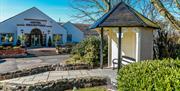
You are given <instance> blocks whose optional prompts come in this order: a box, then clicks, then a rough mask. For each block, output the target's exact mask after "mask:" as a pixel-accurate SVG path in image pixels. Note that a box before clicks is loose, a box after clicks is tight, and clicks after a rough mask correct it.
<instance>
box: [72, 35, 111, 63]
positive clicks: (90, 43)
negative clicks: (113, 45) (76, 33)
mask: <svg viewBox="0 0 180 91" xmlns="http://www.w3.org/2000/svg"><path fill="white" fill-rule="evenodd" d="M99 48H100V39H99V38H98V37H88V38H87V39H85V40H83V41H82V42H80V43H79V44H77V45H76V46H75V47H73V48H72V52H71V54H72V55H73V56H79V58H81V59H80V60H79V61H80V62H84V63H88V64H92V65H98V64H99V61H100V54H99V52H100V49H99ZM104 49H105V51H104V52H103V53H104V54H103V55H104V61H105V60H106V59H107V49H108V48H107V41H106V40H104ZM75 61H78V60H75Z"/></svg>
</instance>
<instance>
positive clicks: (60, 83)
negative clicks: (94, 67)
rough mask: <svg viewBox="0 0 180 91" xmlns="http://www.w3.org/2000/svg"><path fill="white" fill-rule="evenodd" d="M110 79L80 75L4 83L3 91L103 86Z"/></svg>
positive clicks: (61, 90) (50, 90) (54, 90)
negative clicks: (30, 82)
mask: <svg viewBox="0 0 180 91" xmlns="http://www.w3.org/2000/svg"><path fill="white" fill-rule="evenodd" d="M109 81H110V79H109V78H108V77H97V76H90V77H82V78H71V79H60V80H56V81H50V82H43V83H37V84H34V85H23V84H13V83H6V84H4V86H3V90H4V91H64V90H68V89H73V87H76V88H86V87H94V86H104V85H107V83H108V82H109Z"/></svg>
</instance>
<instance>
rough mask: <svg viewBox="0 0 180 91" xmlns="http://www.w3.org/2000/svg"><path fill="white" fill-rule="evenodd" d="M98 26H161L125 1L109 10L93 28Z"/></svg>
mask: <svg viewBox="0 0 180 91" xmlns="http://www.w3.org/2000/svg"><path fill="white" fill-rule="evenodd" d="M98 27H151V28H159V26H158V25H157V24H156V23H154V22H152V21H151V20H149V19H148V18H146V17H144V16H143V15H142V14H140V13H139V12H138V11H136V10H134V9H133V8H131V7H130V6H128V5H127V4H125V3H124V2H120V3H119V4H118V5H116V6H115V7H114V8H113V9H111V10H110V11H109V12H107V13H106V14H104V15H103V16H102V17H101V18H100V19H99V20H97V21H96V22H95V23H94V24H93V25H92V26H91V28H98Z"/></svg>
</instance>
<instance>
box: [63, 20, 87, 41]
mask: <svg viewBox="0 0 180 91" xmlns="http://www.w3.org/2000/svg"><path fill="white" fill-rule="evenodd" d="M63 27H64V28H65V29H66V30H67V33H68V34H72V42H80V41H82V40H83V39H84V33H83V32H82V31H81V30H80V29H78V28H77V27H76V26H74V25H73V24H72V23H71V22H67V23H65V24H64V25H63Z"/></svg>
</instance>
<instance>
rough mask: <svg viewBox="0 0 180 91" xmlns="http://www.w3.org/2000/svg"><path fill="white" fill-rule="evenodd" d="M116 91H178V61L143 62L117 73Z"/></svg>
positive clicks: (179, 61)
mask: <svg viewBox="0 0 180 91" xmlns="http://www.w3.org/2000/svg"><path fill="white" fill-rule="evenodd" d="M117 80H118V91H180V60H178V59H176V60H173V59H163V60H155V61H143V62H138V63H134V64H130V65H127V66H124V67H123V68H122V69H120V71H119V73H118V78H117Z"/></svg>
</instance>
